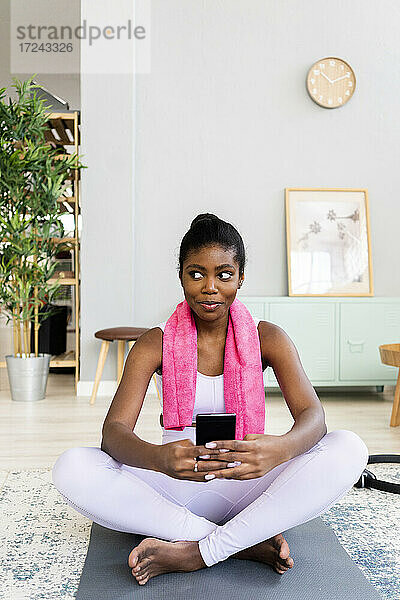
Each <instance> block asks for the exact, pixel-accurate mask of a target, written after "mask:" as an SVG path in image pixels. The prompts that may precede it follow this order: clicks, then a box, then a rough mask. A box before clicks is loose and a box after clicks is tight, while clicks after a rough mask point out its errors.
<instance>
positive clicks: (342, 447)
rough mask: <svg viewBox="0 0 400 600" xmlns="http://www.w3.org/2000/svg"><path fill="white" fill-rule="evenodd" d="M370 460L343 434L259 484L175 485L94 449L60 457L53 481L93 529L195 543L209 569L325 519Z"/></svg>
mask: <svg viewBox="0 0 400 600" xmlns="http://www.w3.org/2000/svg"><path fill="white" fill-rule="evenodd" d="M190 430H193V434H194V428H185V429H184V430H183V431H182V432H174V433H173V435H171V434H169V437H168V436H163V443H166V442H167V441H172V438H174V439H183V438H187V437H188V432H189V435H192V436H193V434H192V432H191V431H190ZM192 441H193V442H194V440H192ZM367 461H368V449H367V447H366V445H365V444H364V442H363V441H362V439H361V438H360V437H359V436H358V435H357V434H355V433H354V432H352V431H348V430H344V429H341V430H337V431H331V432H330V433H327V434H326V435H325V436H324V437H323V438H322V439H321V440H320V441H319V442H318V443H317V444H315V446H313V447H312V448H311V449H310V450H308V451H307V452H304V454H300V455H299V456H296V457H295V458H292V459H290V460H288V461H286V462H284V463H282V464H280V465H278V466H277V467H275V468H274V469H272V470H271V471H269V472H268V473H266V474H265V475H263V476H262V477H258V478H256V479H246V480H238V479H211V480H210V481H205V482H204V483H203V482H198V481H190V480H182V479H174V478H173V477H170V476H169V475H166V474H165V473H159V472H156V471H152V470H149V469H142V468H139V467H131V466H128V465H125V464H123V463H120V462H118V461H117V460H115V459H114V458H112V457H111V456H109V455H108V454H106V453H105V452H103V451H102V450H101V449H100V448H93V447H79V448H70V449H69V450H66V451H65V452H63V453H62V454H61V455H60V456H59V458H58V459H57V461H56V463H55V465H54V467H53V471H52V477H53V483H54V485H55V487H56V488H57V489H58V491H59V492H60V494H61V495H62V496H63V497H64V499H65V500H66V502H67V503H68V504H69V505H70V506H72V507H73V508H74V509H75V510H77V511H78V512H79V513H81V514H83V515H85V516H86V517H88V518H89V519H91V520H92V521H94V522H95V523H98V524H99V525H102V526H103V527H107V528H109V529H114V530H116V531H122V532H128V533H136V534H139V535H144V536H150V537H156V538H161V539H164V540H168V541H178V540H193V541H198V542H199V550H200V553H201V556H202V558H203V560H204V562H205V564H206V565H207V566H208V567H210V566H212V565H214V564H216V563H218V562H220V561H222V560H225V559H226V558H228V557H229V556H231V555H232V554H235V553H236V552H239V551H240V550H243V549H245V548H249V547H250V546H253V545H254V544H257V543H258V542H261V541H263V540H266V539H268V538H270V537H272V536H274V535H276V534H278V533H281V532H284V531H286V530H288V529H290V528H291V527H295V526H296V525H300V524H301V523H305V522H306V521H309V520H311V519H313V518H314V517H317V516H319V515H321V514H322V513H323V512H325V511H326V510H328V509H329V508H330V507H331V506H333V504H335V502H337V501H338V500H339V499H340V498H341V497H342V496H344V495H345V494H346V493H347V492H348V491H349V490H350V488H351V487H352V486H353V484H354V483H355V482H356V481H357V480H358V478H359V477H360V475H361V473H362V471H363V470H364V468H365V467H366V465H367Z"/></svg>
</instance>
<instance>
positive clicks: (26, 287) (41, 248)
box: [0, 76, 83, 400]
mask: <svg viewBox="0 0 400 600" xmlns="http://www.w3.org/2000/svg"><path fill="white" fill-rule="evenodd" d="M33 77H34V76H32V77H31V78H30V79H28V80H26V81H24V82H21V81H18V80H17V79H15V78H14V85H13V86H12V87H14V88H15V89H16V91H17V99H16V100H12V99H11V98H9V101H8V104H6V102H5V95H6V88H1V89H0V308H1V311H2V312H3V314H4V315H5V316H6V318H7V322H10V321H12V324H13V341H14V353H13V355H10V356H7V357H6V361H7V368H8V375H9V379H10V386H11V394H12V398H13V399H14V400H17V399H18V400H33V399H40V398H43V397H44V394H45V389H46V383H47V375H48V369H49V361H50V355H45V354H42V355H40V354H39V352H38V330H39V327H40V324H41V322H43V320H45V319H46V318H47V317H49V316H50V314H51V311H49V310H48V307H47V305H48V304H50V303H51V301H52V300H53V299H55V298H56V296H57V292H58V289H59V287H60V285H61V284H60V282H59V280H57V279H55V278H54V271H55V268H56V260H55V257H56V254H57V252H59V250H60V242H59V240H60V238H62V236H63V231H64V228H63V224H62V220H61V214H62V213H61V208H60V203H59V202H57V199H58V198H60V197H61V196H62V195H63V193H64V191H65V189H66V187H67V186H68V181H69V180H70V179H71V178H72V173H73V171H74V169H80V168H83V165H82V164H81V163H80V162H79V160H78V157H77V155H76V153H73V154H69V155H65V154H64V153H63V155H62V156H60V152H59V150H58V149H57V148H56V147H54V145H52V144H51V143H49V142H46V138H45V131H46V129H48V124H47V121H48V120H49V112H50V110H49V109H50V107H47V106H46V105H45V101H44V100H41V99H39V98H38V97H37V92H35V91H34V89H33V88H38V87H40V86H38V85H37V84H34V83H32V79H33ZM52 278H53V279H52ZM32 326H33V327H34V332H35V335H34V344H33V345H34V348H31V331H30V329H31V327H32ZM11 370H12V371H13V375H11ZM32 370H33V371H35V370H36V371H37V373H36V380H35V381H29V380H28V379H29V377H28V374H29V373H32ZM21 384H23V385H22V386H21ZM15 386H17V387H19V392H18V391H16V390H15V389H13V387H14V388H15Z"/></svg>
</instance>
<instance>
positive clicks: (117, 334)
mask: <svg viewBox="0 0 400 600" xmlns="http://www.w3.org/2000/svg"><path fill="white" fill-rule="evenodd" d="M148 330H149V328H148V327H111V328H110V329H101V330H100V331H96V333H95V334H94V337H96V338H98V339H99V340H103V342H102V344H101V348H100V356H99V360H98V363H97V370H96V377H95V378H94V386H93V391H92V395H91V398H90V404H94V401H95V399H96V396H97V390H98V387H99V383H100V379H101V376H102V373H103V369H104V363H105V362H106V358H107V354H108V348H109V346H110V343H111V342H114V341H117V342H118V367H117V382H118V384H119V382H120V381H121V377H122V371H123V369H124V358H125V343H126V342H128V348H129V350H130V349H131V348H132V346H133V344H134V343H135V342H136V340H137V339H138V338H139V337H140V336H141V335H142V334H143V333H145V332H146V331H148Z"/></svg>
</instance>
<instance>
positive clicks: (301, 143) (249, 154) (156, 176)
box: [134, 0, 400, 327]
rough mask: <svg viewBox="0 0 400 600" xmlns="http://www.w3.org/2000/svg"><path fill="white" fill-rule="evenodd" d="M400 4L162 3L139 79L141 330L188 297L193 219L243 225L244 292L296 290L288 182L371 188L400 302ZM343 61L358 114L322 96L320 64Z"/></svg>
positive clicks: (377, 242)
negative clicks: (184, 283) (310, 77)
mask: <svg viewBox="0 0 400 600" xmlns="http://www.w3.org/2000/svg"><path fill="white" fill-rule="evenodd" d="M399 26H400V3H399V2H398V0H383V1H378V0H351V2H345V1H341V0H330V1H329V2H327V1H321V0H307V1H300V0H278V1H277V0H218V1H216V0H202V1H201V2H200V1H199V0H185V2H182V1H181V0H169V1H168V2H165V0H152V72H151V74H149V75H138V76H137V84H136V85H137V112H136V191H135V196H136V198H135V211H136V225H135V235H136V250H135V252H136V259H135V278H134V280H135V302H134V324H135V325H141V326H147V327H150V326H153V325H154V324H156V323H157V322H158V321H161V320H163V319H165V318H167V317H168V316H169V315H170V314H171V312H172V310H173V309H174V307H175V305H176V304H177V302H179V301H181V300H182V299H183V295H182V292H181V288H180V284H179V280H178V277H177V273H176V269H175V267H176V265H177V256H178V250H179V243H180V240H181V238H182V236H183V235H184V233H185V232H186V230H187V228H188V227H189V224H190V221H191V220H192V218H193V217H194V216H195V215H196V214H197V213H199V212H205V211H212V212H214V213H216V214H217V215H218V216H220V217H221V218H224V219H226V220H229V221H231V222H232V223H234V224H235V225H236V226H237V227H238V229H239V231H240V232H241V233H242V235H243V237H244V240H245V243H246V245H247V249H248V257H249V262H248V267H247V271H246V281H245V284H244V286H243V288H242V293H243V295H246V296H248V295H256V294H260V295H286V294H287V268H286V241H285V211H284V188H285V187H296V186H299V187H300V186H304V187H318V186H322V187H362V188H364V187H365V188H368V190H369V199H370V219H371V244H372V261H373V270H374V285H375V295H376V296H398V295H399V294H400V268H399V252H398V245H397V240H398V235H399V234H398V231H399V223H400V202H399V200H398V190H399V189H400V186H399V166H398V163H399V141H400V135H399V134H400V120H399V118H398V106H399V97H400V72H399V69H398V64H399V62H400V45H399V43H398V31H399ZM332 55H333V56H338V57H341V58H344V59H345V60H347V61H348V62H349V63H350V65H351V66H352V67H353V69H354V71H355V74H356V78H357V87H356V92H355V94H354V96H353V98H352V99H351V100H350V101H349V103H348V104H346V105H345V106H343V107H341V108H339V109H335V110H327V109H323V108H320V107H319V106H317V105H316V104H315V103H314V102H312V101H311V99H310V98H309V96H308V94H307V91H306V88H305V79H306V75H307V72H308V69H309V67H310V66H311V64H313V62H314V61H316V60H318V59H319V58H323V57H325V56H332Z"/></svg>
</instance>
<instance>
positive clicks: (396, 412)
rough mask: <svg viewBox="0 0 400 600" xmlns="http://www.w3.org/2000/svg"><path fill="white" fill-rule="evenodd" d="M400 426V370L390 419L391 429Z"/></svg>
mask: <svg viewBox="0 0 400 600" xmlns="http://www.w3.org/2000/svg"><path fill="white" fill-rule="evenodd" d="M398 425H400V369H399V374H398V377H397V384H396V390H395V392H394V400H393V408H392V417H391V419H390V427H397V426H398Z"/></svg>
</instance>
